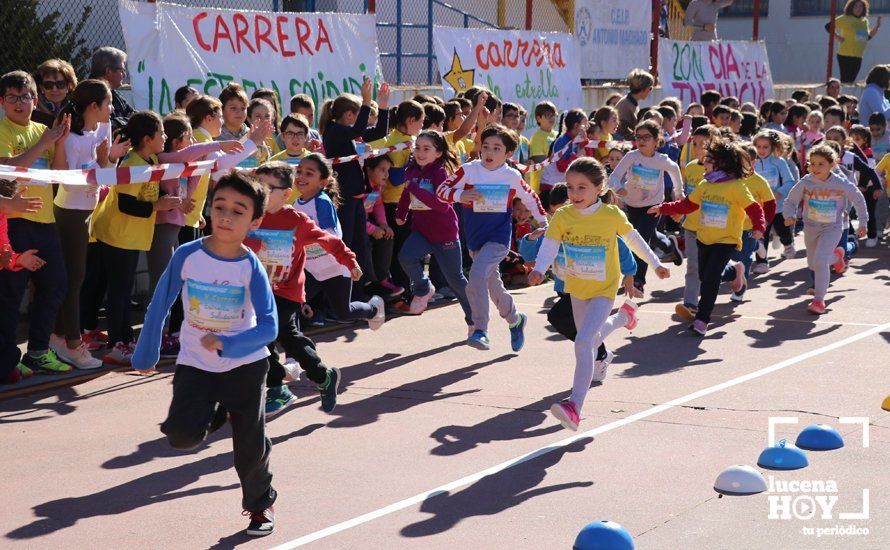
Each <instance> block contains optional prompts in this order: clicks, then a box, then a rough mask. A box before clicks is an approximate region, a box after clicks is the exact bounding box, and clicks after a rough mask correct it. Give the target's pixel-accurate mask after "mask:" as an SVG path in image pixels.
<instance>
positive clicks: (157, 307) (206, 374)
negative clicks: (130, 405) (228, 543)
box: [131, 115, 278, 536]
mask: <svg viewBox="0 0 890 550" xmlns="http://www.w3.org/2000/svg"><path fill="white" fill-rule="evenodd" d="M134 116H135V115H134ZM131 120H132V119H131ZM159 142H160V145H163V140H160V141H159ZM266 200H267V196H266V190H265V189H263V187H262V185H260V183H259V182H257V181H256V180H254V179H253V178H249V177H247V176H246V175H244V174H242V173H239V172H235V173H232V174H229V175H227V176H223V177H222V178H221V179H220V180H219V182H218V183H217V184H216V187H215V188H214V189H213V193H212V195H211V197H210V204H211V207H212V208H213V216H212V218H211V219H212V222H211V223H213V225H214V227H213V232H212V234H211V235H210V236H209V237H205V238H203V239H200V240H197V241H193V242H191V243H188V244H184V245H182V246H180V247H179V248H178V249H176V252H175V253H174V254H173V259H172V260H171V261H170V265H169V266H167V269H166V270H165V271H164V274H163V275H162V276H161V280H160V282H158V287H157V289H156V290H155V293H154V296H153V297H152V300H151V302H150V303H149V306H148V311H147V312H146V314H145V324H144V326H143V328H142V333H141V334H140V335H139V342H138V344H137V346H136V352H135V354H134V355H133V359H132V363H133V368H134V369H136V370H137V371H141V372H148V371H150V370H151V369H153V368H154V366H155V365H156V364H157V362H158V359H159V358H160V355H159V352H158V350H159V348H160V344H161V334H162V332H163V328H164V319H165V318H166V317H167V313H168V312H169V311H170V307H171V306H172V305H173V302H174V301H175V300H176V296H177V295H179V294H180V293H181V294H182V303H183V309H184V310H185V312H184V313H185V322H184V323H183V325H182V349H181V350H180V352H179V356H178V357H177V359H176V374H175V375H174V376H173V398H172V400H171V402H170V408H169V411H168V413H167V419H166V420H164V422H163V423H162V424H161V432H162V433H164V435H166V436H167V441H168V442H169V443H170V446H171V447H173V448H175V449H182V450H191V449H194V448H196V447H197V446H198V445H200V444H201V443H202V442H203V441H204V440H205V439H206V437H207V435H208V434H209V433H211V432H213V431H214V430H215V429H218V428H219V427H221V426H222V425H224V424H225V422H226V417H227V416H228V417H229V418H230V421H231V425H232V447H233V451H234V462H235V471H236V472H237V474H238V479H239V480H240V481H241V507H242V509H243V510H244V515H247V516H249V517H250V523H249V524H248V526H247V529H246V531H245V534H247V535H251V536H264V535H269V534H271V533H272V530H273V529H274V526H275V512H274V510H273V507H272V504H273V503H274V502H275V500H276V498H277V496H278V495H277V493H276V491H275V489H274V488H273V487H272V472H271V471H269V454H270V451H271V449H272V442H271V441H270V440H269V438H268V437H267V436H266V423H265V420H264V418H263V411H262V402H263V393H264V389H265V382H266V373H267V372H268V370H269V363H268V361H267V359H266V358H267V357H268V356H269V350H268V349H266V346H267V345H268V344H269V342H271V341H272V340H273V339H274V338H275V333H276V329H277V327H278V318H277V315H276V313H275V300H274V298H273V295H272V289H271V288H270V286H269V279H268V278H267V277H266V271H265V270H264V269H263V266H262V265H261V264H260V262H259V260H258V259H257V257H256V256H255V255H254V254H253V252H251V251H250V249H249V248H247V247H246V246H244V244H242V243H243V241H244V239H245V238H246V237H247V233H248V231H250V230H251V229H257V228H259V225H260V221H261V218H262V216H263V210H264V208H265V205H266ZM149 235H150V233H149Z"/></svg>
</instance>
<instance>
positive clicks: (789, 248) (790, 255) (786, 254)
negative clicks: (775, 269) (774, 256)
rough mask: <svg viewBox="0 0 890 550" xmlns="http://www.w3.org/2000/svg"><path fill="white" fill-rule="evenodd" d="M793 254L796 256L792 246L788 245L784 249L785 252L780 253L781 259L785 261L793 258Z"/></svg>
mask: <svg viewBox="0 0 890 550" xmlns="http://www.w3.org/2000/svg"><path fill="white" fill-rule="evenodd" d="M795 254H797V250H795V249H794V245H793V244H789V245H788V246H786V247H785V250H783V251H782V257H783V258H785V259H786V260H790V259H792V258H794V256H795Z"/></svg>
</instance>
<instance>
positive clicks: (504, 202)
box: [473, 183, 510, 214]
mask: <svg viewBox="0 0 890 550" xmlns="http://www.w3.org/2000/svg"><path fill="white" fill-rule="evenodd" d="M473 190H474V191H479V192H480V193H482V197H483V200H481V201H474V202H473V212H476V213H477V214H479V213H502V212H506V211H507V207H508V206H509V202H510V185H509V184H507V183H483V184H479V185H474V186H473Z"/></svg>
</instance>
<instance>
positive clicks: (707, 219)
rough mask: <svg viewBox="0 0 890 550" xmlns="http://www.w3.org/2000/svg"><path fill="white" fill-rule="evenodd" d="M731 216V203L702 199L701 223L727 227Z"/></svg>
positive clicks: (706, 225) (709, 225) (708, 225)
mask: <svg viewBox="0 0 890 550" xmlns="http://www.w3.org/2000/svg"><path fill="white" fill-rule="evenodd" d="M728 218H729V205H728V204H725V203H722V202H711V201H702V204H701V217H700V218H699V225H701V226H703V227H715V228H719V229H726V221H727V219H728Z"/></svg>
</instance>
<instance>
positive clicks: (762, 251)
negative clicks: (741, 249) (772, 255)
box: [757, 239, 766, 258]
mask: <svg viewBox="0 0 890 550" xmlns="http://www.w3.org/2000/svg"><path fill="white" fill-rule="evenodd" d="M757 256H758V257H759V258H766V245H765V244H763V239H761V240H760V241H758V242H757Z"/></svg>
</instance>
